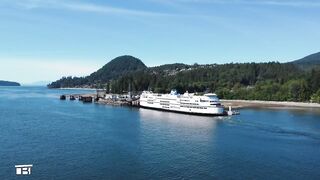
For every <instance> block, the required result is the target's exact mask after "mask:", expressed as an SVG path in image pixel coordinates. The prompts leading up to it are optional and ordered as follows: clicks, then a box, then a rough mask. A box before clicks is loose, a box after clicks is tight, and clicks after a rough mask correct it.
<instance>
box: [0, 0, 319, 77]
mask: <svg viewBox="0 0 320 180" xmlns="http://www.w3.org/2000/svg"><path fill="white" fill-rule="evenodd" d="M319 22H320V1H318V0H127V1H119V0H110V1H107V0H103V1H102V0H87V1H86V0H0V32H1V33H0V42H1V43H0V63H1V71H0V79H6V80H14V81H19V82H22V83H32V82H36V81H41V80H46V81H52V80H55V79H58V78H60V77H61V76H66V75H73V76H84V75H88V74H90V73H91V72H93V71H95V70H97V69H98V68H99V67H101V66H102V65H104V64H105V63H107V62H108V61H109V60H111V59H112V58H114V57H117V56H119V55H125V54H129V55H133V56H136V57H138V58H140V59H141V60H143V62H144V63H145V64H146V65H147V66H154V65H160V64H165V63H174V62H182V63H187V64H193V63H195V62H197V63H201V64H202V63H229V62H252V61H255V62H262V61H280V62H287V61H290V60H294V59H298V58H301V57H303V56H305V55H308V54H311V53H315V52H318V51H320V48H319V42H320V41H319V40H320V23H319Z"/></svg>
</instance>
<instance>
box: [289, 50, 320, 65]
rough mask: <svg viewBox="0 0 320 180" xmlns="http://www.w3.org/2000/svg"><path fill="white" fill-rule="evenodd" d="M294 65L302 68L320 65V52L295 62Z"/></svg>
mask: <svg viewBox="0 0 320 180" xmlns="http://www.w3.org/2000/svg"><path fill="white" fill-rule="evenodd" d="M292 63H294V64H297V65H302V66H312V65H320V52H318V53H314V54H311V55H309V56H306V57H304V58H301V59H299V60H296V61H293V62H292Z"/></svg>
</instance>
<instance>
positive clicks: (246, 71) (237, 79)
mask: <svg viewBox="0 0 320 180" xmlns="http://www.w3.org/2000/svg"><path fill="white" fill-rule="evenodd" d="M131 58H132V57H130V58H129V59H131ZM120 59H121V58H120ZM129 61H130V62H126V63H125V64H129V66H130V67H134V68H129V70H128V69H123V68H124V67H123V66H124V64H123V62H122V61H120V60H119V59H117V58H116V60H115V61H111V62H112V64H113V66H112V67H111V65H110V64H109V63H108V64H107V65H105V66H104V67H103V68H102V69H100V70H99V71H97V72H95V73H93V74H91V75H90V76H88V77H83V78H76V77H74V78H72V77H69V78H63V79H61V80H59V81H57V82H54V83H52V84H50V85H49V87H95V88H105V89H107V91H109V92H112V93H122V92H126V91H128V88H129V84H130V87H131V90H133V91H137V92H139V91H143V90H152V91H154V92H161V93H166V92H169V91H170V90H171V89H177V90H178V92H180V93H183V92H185V91H189V92H198V93H203V92H216V93H217V94H218V95H219V96H220V98H225V99H248V100H274V101H304V102H305V101H310V100H312V101H313V102H320V68H319V67H317V66H314V67H313V68H312V67H311V68H310V66H309V68H308V69H307V70H306V69H303V68H301V66H300V65H297V64H296V63H278V62H269V63H231V64H222V65H218V64H208V65H198V64H194V65H186V64H178V63H176V64H167V65H162V66H158V67H150V68H146V67H145V66H144V64H143V63H142V62H141V61H140V60H139V61H131V60H129ZM111 62H110V63H111ZM140 62H141V63H140ZM137 64H139V65H137ZM115 69H118V70H115ZM119 69H120V70H119Z"/></svg>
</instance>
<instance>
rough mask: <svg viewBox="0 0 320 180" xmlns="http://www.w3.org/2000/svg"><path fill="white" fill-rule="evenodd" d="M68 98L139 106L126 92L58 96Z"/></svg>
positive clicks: (227, 114) (226, 112) (134, 97)
mask: <svg viewBox="0 0 320 180" xmlns="http://www.w3.org/2000/svg"><path fill="white" fill-rule="evenodd" d="M66 99H69V100H70V101H75V100H78V101H82V102H83V103H96V104H102V105H112V106H131V107H140V98H139V96H132V95H127V94H106V93H103V91H101V90H100V91H97V93H96V94H63V95H61V96H60V100H66ZM239 114H240V112H239V111H235V110H232V108H231V106H229V109H226V110H225V111H224V115H225V116H233V115H239Z"/></svg>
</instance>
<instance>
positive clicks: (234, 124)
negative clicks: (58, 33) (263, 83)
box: [0, 87, 320, 179]
mask: <svg viewBox="0 0 320 180" xmlns="http://www.w3.org/2000/svg"><path fill="white" fill-rule="evenodd" d="M73 92H81V91H79V90H48V89H46V88H39V87H0V128H1V129H0V179H319V178H320V113H319V111H317V110H309V111H297V110H262V109H246V110H241V115H240V116H234V117H231V118H230V117H223V118H222V117H220V118H218V117H215V118H214V117H198V116H191V115H183V114H175V113H168V112H160V111H154V110H147V109H138V108H128V107H112V106H104V105H95V104H83V103H80V102H78V101H74V102H72V101H69V100H67V101H60V100H59V95H60V94H63V93H73ZM82 92H83V91H82ZM16 164H33V169H32V174H31V175H30V176H25V177H17V176H16V175H15V167H14V165H16Z"/></svg>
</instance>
